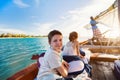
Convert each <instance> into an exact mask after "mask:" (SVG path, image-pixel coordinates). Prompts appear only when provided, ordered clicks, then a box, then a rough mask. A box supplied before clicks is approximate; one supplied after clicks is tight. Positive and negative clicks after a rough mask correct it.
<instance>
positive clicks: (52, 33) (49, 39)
mask: <svg viewBox="0 0 120 80" xmlns="http://www.w3.org/2000/svg"><path fill="white" fill-rule="evenodd" d="M54 35H62V33H61V32H60V31H58V30H53V31H50V32H49V34H48V41H49V42H51V39H52V37H53V36H54Z"/></svg>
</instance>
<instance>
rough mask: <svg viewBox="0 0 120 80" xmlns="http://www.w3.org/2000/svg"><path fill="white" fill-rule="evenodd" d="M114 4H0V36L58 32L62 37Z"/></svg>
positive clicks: (37, 0) (95, 0) (38, 0)
mask: <svg viewBox="0 0 120 80" xmlns="http://www.w3.org/2000/svg"><path fill="white" fill-rule="evenodd" d="M114 1H115V0H0V33H19V34H21V33H24V34H28V35H47V34H48V33H49V32H50V31H51V30H54V29H56V30H59V31H61V32H62V33H63V35H64V36H68V35H69V33H70V32H72V31H76V32H78V33H79V34H80V35H81V36H88V35H90V33H88V32H87V30H86V29H84V28H83V26H84V25H86V24H88V23H89V20H90V19H89V17H90V16H96V15H98V14H99V13H100V12H102V11H104V10H106V9H107V8H108V7H109V6H110V5H111V4H112V3H113V2H114Z"/></svg>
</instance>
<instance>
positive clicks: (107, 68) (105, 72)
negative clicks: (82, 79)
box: [90, 61, 116, 80]
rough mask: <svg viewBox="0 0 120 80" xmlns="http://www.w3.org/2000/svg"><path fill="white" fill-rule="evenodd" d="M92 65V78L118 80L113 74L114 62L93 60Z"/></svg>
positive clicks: (93, 79)
mask: <svg viewBox="0 0 120 80" xmlns="http://www.w3.org/2000/svg"><path fill="white" fill-rule="evenodd" d="M90 64H91V65H92V67H93V68H92V69H93V70H92V75H93V76H92V80H116V77H115V75H114V74H113V66H114V64H113V62H101V61H100V62H98V61H91V62H90Z"/></svg>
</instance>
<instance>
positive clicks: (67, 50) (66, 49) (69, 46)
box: [62, 42, 77, 56]
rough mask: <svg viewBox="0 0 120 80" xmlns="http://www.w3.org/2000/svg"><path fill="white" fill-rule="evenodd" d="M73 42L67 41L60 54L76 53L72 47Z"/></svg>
mask: <svg viewBox="0 0 120 80" xmlns="http://www.w3.org/2000/svg"><path fill="white" fill-rule="evenodd" d="M73 45H74V44H73V43H72V42H68V43H67V44H66V45H65V46H64V49H63V52H62V55H69V56H70V55H77V53H76V51H75V50H74V49H73Z"/></svg>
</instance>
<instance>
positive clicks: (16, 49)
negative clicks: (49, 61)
mask: <svg viewBox="0 0 120 80" xmlns="http://www.w3.org/2000/svg"><path fill="white" fill-rule="evenodd" d="M67 41H68V38H67V37H64V38H63V45H65V43H66V42H67ZM48 47H49V45H48V40H47V37H42V38H1V39H0V80H6V79H7V78H8V77H10V76H12V75H13V74H15V73H16V72H18V71H20V70H22V69H24V68H25V67H27V66H28V65H30V64H32V63H34V62H35V61H34V60H31V57H32V55H33V54H40V53H42V52H45V51H46V50H47V48H48Z"/></svg>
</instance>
